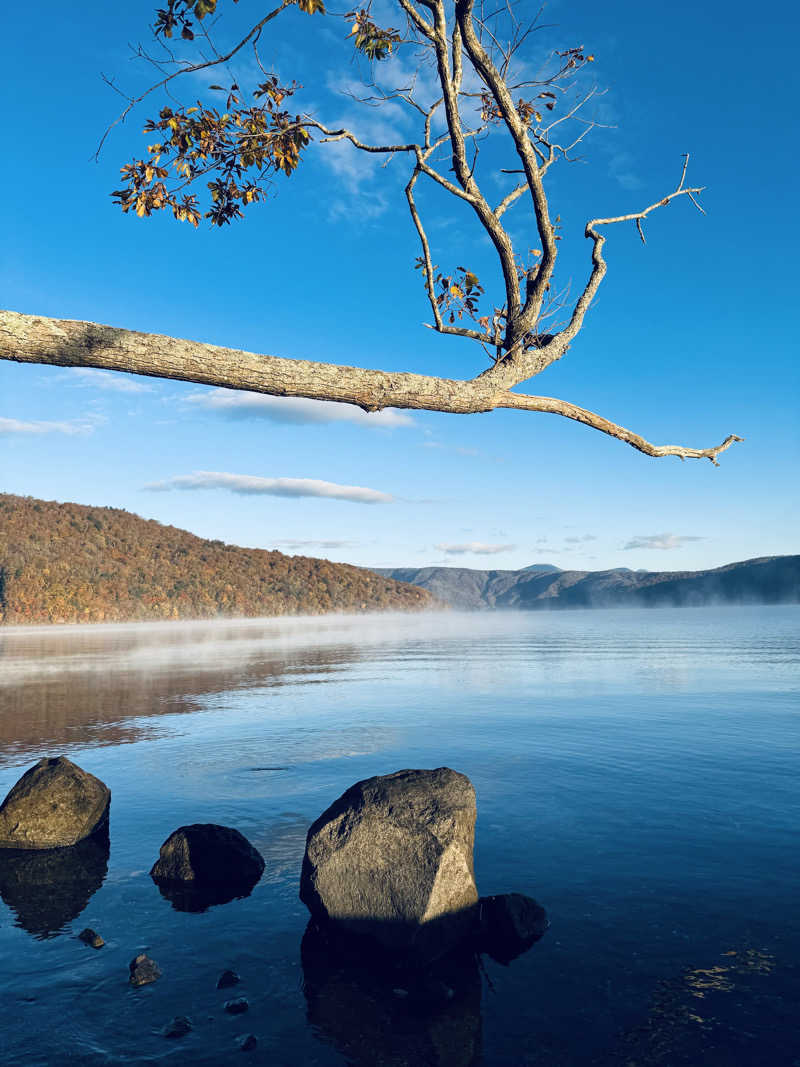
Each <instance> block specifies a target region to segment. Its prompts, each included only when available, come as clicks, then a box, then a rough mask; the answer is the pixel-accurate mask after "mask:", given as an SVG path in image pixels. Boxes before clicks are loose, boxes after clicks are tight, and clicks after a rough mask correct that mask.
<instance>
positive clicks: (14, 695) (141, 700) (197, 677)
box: [0, 620, 362, 766]
mask: <svg viewBox="0 0 800 1067" xmlns="http://www.w3.org/2000/svg"><path fill="white" fill-rule="evenodd" d="M318 636H319V635H318V634H316V635H315V633H314V631H313V630H311V631H307V632H305V635H303V632H302V631H300V630H299V629H298V627H297V625H296V623H295V624H294V625H293V624H292V622H289V623H288V624H286V625H285V626H280V625H276V624H275V622H274V621H272V620H270V621H267V622H266V623H265V622H263V621H262V622H261V624H260V625H259V626H254V625H253V624H252V623H243V624H240V625H237V624H230V623H228V624H225V625H218V624H213V623H211V624H209V623H206V624H192V625H189V626H180V627H179V626H177V625H175V626H148V625H139V626H119V627H91V629H89V628H85V627H80V628H78V627H71V628H59V629H53V630H43V629H38V628H37V630H36V631H33V630H28V631H27V632H26V631H24V630H17V631H15V632H11V633H6V634H0V766H4V765H8V764H16V763H19V762H21V761H23V760H24V759H26V758H28V756H32V755H35V754H38V753H39V752H41V750H42V749H44V748H52V747H53V746H55V747H57V748H58V749H59V750H60V751H62V750H68V749H69V748H70V747H79V746H85V745H87V744H91V745H95V746H96V745H118V744H125V743H130V742H134V741H137V740H140V739H141V738H143V737H145V736H152V733H153V730H154V729H155V728H156V724H155V722H154V721H153V719H154V717H157V716H160V715H164V714H176V713H186V712H194V711H198V710H199V709H201V708H202V707H203V706H204V703H205V701H206V700H207V698H208V697H209V696H213V695H214V694H218V693H222V692H226V691H230V690H246V689H256V688H260V687H265V686H268V687H272V686H286V685H293V684H299V683H308V681H309V680H310V676H316V675H321V676H323V677H322V678H321V679H316V678H315V679H314V680H325V679H326V676H334V675H336V674H338V673H339V672H340V671H341V670H342V669H343V668H346V667H348V666H349V665H351V664H354V663H357V662H359V661H360V660H361V659H362V651H361V649H360V647H359V645H358V644H357V643H356V641H355V640H354V639H353V637H352V636H351V634H349V633H345V632H344V631H342V630H341V628H340V629H339V631H337V630H336V628H335V627H332V626H330V625H329V626H328V627H326V637H327V641H325V642H323V643H322V644H321V645H320V644H318V643H317V642H316V640H315V638H316V637H318ZM348 638H349V640H348ZM312 642H313V644H312ZM148 719H150V720H151V721H150V722H148V721H147V720H148Z"/></svg>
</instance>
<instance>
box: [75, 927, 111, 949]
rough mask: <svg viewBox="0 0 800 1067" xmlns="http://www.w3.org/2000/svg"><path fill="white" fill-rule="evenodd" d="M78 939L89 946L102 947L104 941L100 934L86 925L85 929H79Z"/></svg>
mask: <svg viewBox="0 0 800 1067" xmlns="http://www.w3.org/2000/svg"><path fill="white" fill-rule="evenodd" d="M78 940H79V941H83V943H84V945H88V946H89V947H90V948H102V947H103V945H104V944H105V941H104V940H103V939H102V937H101V936H100V934H98V933H96V932H95V931H94V930H93V929H92V928H91V926H87V927H86V929H85V930H81V932H80V933H79V934H78Z"/></svg>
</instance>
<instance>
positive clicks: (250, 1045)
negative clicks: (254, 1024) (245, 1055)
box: [236, 1034, 258, 1052]
mask: <svg viewBox="0 0 800 1067" xmlns="http://www.w3.org/2000/svg"><path fill="white" fill-rule="evenodd" d="M236 1044H237V1045H238V1046H239V1049H240V1050H241V1051H242V1052H252V1051H253V1049H254V1048H255V1047H256V1045H258V1038H257V1037H256V1035H255V1034H242V1036H241V1037H239V1038H238V1039H237V1041H236Z"/></svg>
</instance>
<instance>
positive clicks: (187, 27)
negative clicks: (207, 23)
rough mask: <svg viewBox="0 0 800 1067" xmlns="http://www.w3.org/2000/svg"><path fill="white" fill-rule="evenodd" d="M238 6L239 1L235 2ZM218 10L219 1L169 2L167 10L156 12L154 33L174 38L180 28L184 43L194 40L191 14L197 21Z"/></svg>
mask: <svg viewBox="0 0 800 1067" xmlns="http://www.w3.org/2000/svg"><path fill="white" fill-rule="evenodd" d="M233 2H234V4H238V3H239V0H233ZM216 10H217V0H168V2H167V6H166V7H165V8H159V9H158V11H156V21H155V25H154V26H153V33H154V34H155V35H156V37H158V36H162V37H172V35H173V33H174V32H175V30H177V29H178V28H180V31H181V37H182V38H183V40H184V41H193V40H194V30H193V29H192V26H193V25H194V23H193V22H192V20H191V18H190V17H189V15H190V13H191V14H193V15H194V16H195V18H197V19H201V20H202V19H204V18H205V17H206V15H213V14H214V13H215V12H216Z"/></svg>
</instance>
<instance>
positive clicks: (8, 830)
mask: <svg viewBox="0 0 800 1067" xmlns="http://www.w3.org/2000/svg"><path fill="white" fill-rule="evenodd" d="M110 803H111V791H110V790H109V788H108V786H106V785H104V783H103V782H101V781H100V779H99V778H95V776H94V775H93V774H88V773H87V772H86V771H84V770H83V769H82V768H80V767H78V766H77V765H76V764H74V763H72V762H71V761H70V760H68V759H67V758H66V757H65V756H56V757H54V758H52V759H51V758H45V759H40V760H39V762H38V763H37V764H36V765H35V766H33V767H31V768H30V770H27V771H26V772H25V774H23V776H22V777H21V778H20V780H19V781H18V782H17V784H16V785H15V786H14V787H13V788H12V790H11V792H10V793H9V794H8V796H7V797H6V798H5V800H4V801H3V803H2V805H0V848H3V849H5V848H13V849H48V848H64V847H66V846H68V845H75V844H77V843H78V842H79V841H82V840H84V838H87V837H90V836H91V835H92V834H95V833H97V832H98V831H99V830H102V829H104V828H105V827H107V826H108V808H109V804H110Z"/></svg>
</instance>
